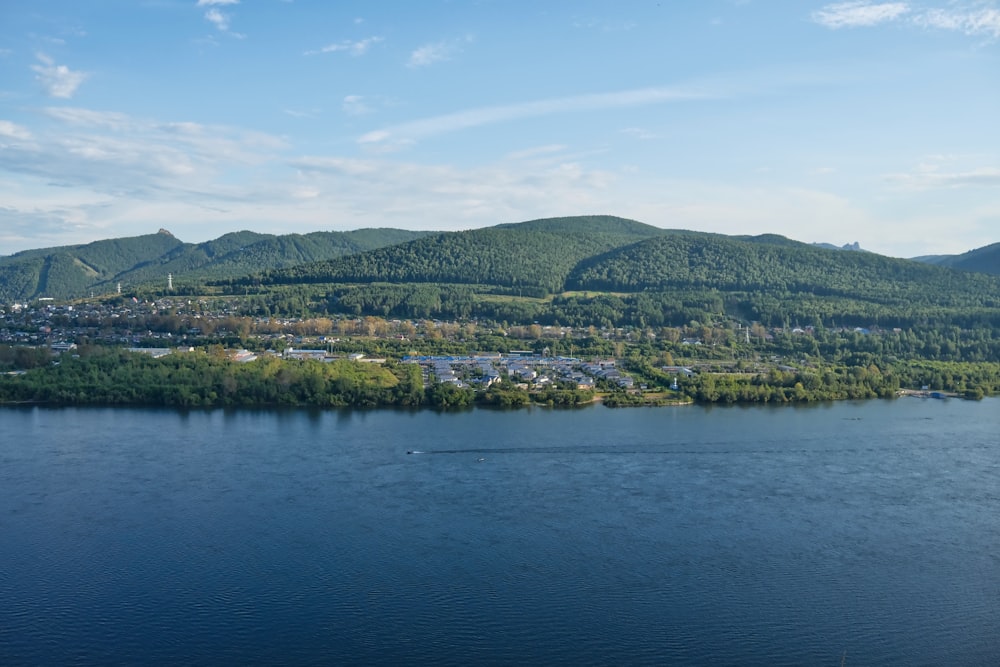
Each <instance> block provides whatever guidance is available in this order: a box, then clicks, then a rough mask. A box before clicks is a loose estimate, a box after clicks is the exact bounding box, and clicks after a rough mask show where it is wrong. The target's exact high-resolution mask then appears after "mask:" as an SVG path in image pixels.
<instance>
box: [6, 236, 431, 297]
mask: <svg viewBox="0 0 1000 667" xmlns="http://www.w3.org/2000/svg"><path fill="white" fill-rule="evenodd" d="M426 234H427V233H426V232H411V231H405V230H400V229H361V230H357V231H352V232H314V233H312V234H288V235H285V236H273V235H270V234H258V233H255V232H248V231H243V232H235V233H231V234H226V235H224V236H221V237H219V238H218V239H215V240H213V241H208V242H205V243H199V244H189V243H182V242H181V241H179V240H177V239H176V238H174V237H173V236H171V235H170V234H169V233H168V232H165V231H161V232H160V233H158V234H147V235H145V236H136V237H131V238H120V239H111V240H106V241H96V242H94V243H90V244H87V245H78V246H62V247H57V248H43V249H38V250H28V251H24V252H21V253H17V254H15V255H11V256H9V257H0V301H10V300H17V299H30V298H34V297H38V296H51V297H55V298H70V297H75V296H81V295H84V294H86V293H88V292H89V291H91V290H93V291H96V292H110V291H112V290H114V289H115V288H116V283H118V282H122V283H123V284H124V285H127V286H128V287H129V289H132V288H134V287H135V286H137V285H142V284H146V283H155V284H156V285H157V287H158V288H161V289H162V288H163V287H165V286H166V279H167V274H173V276H174V279H175V285H176V287H177V289H178V291H183V289H184V286H185V284H190V283H193V282H205V281H210V280H220V279H229V278H234V277H238V276H245V275H247V274H250V273H254V272H258V271H261V270H262V269H268V268H280V267H288V266H294V265H296V264H301V263H305V262H315V261H319V260H324V259H331V258H334V257H341V256H344V255H349V254H352V253H358V252H364V251H368V250H372V249H374V248H380V247H382V246H385V245H389V244H393V243H403V242H406V241H411V240H413V239H416V238H420V237H422V236H425V235H426Z"/></svg>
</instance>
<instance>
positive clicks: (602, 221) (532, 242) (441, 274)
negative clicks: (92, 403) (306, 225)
mask: <svg viewBox="0 0 1000 667" xmlns="http://www.w3.org/2000/svg"><path fill="white" fill-rule="evenodd" d="M664 233H667V232H666V231H665V230H661V229H657V228H655V227H651V226H649V225H644V224H642V223H638V222H635V221H631V220H625V219H622V218H613V217H610V216H603V217H599V216H594V217H587V218H571V219H567V218H553V219H549V220H536V221H529V222H527V223H519V224H512V225H499V226H496V227H488V228H485V229H474V230H470V231H465V232H450V233H442V234H436V235H434V236H431V237H427V238H423V239H418V240H416V241H413V242H410V243H406V244H398V245H394V246H388V247H384V248H380V249H378V250H375V251H372V252H367V253H360V254H356V255H352V256H350V257H344V258H341V259H338V260H333V261H328V262H319V263H312V264H303V265H300V266H296V267H293V268H291V269H284V270H276V271H269V272H267V273H265V274H264V275H262V276H259V277H256V278H247V279H244V280H242V281H233V282H234V283H235V284H247V283H256V282H259V283H263V284H289V283H372V282H388V283H448V284H463V285H469V284H489V285H493V286H496V287H501V288H507V289H508V290H509V291H511V292H514V293H517V294H519V295H522V296H524V295H528V296H544V295H546V294H551V293H553V292H559V291H562V290H563V288H564V285H565V282H566V277H567V276H568V275H569V273H570V271H572V270H573V268H574V267H575V266H577V264H579V263H580V262H581V261H583V260H585V259H587V258H589V257H593V256H594V255H597V254H601V253H604V252H606V251H608V250H611V249H614V248H618V247H621V246H623V245H627V244H629V243H632V242H634V241H635V240H637V239H641V238H650V237H653V236H657V235H660V234H664Z"/></svg>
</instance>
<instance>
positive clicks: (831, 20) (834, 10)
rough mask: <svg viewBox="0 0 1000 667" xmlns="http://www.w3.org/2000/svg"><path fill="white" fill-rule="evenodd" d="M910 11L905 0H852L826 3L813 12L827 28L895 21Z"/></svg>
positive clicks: (816, 19)
mask: <svg viewBox="0 0 1000 667" xmlns="http://www.w3.org/2000/svg"><path fill="white" fill-rule="evenodd" d="M909 11H910V7H909V5H908V4H907V3H905V2H880V3H873V2H870V1H869V0H852V1H851V2H837V3H834V4H831V5H826V6H825V7H823V8H822V9H819V10H817V11H815V12H813V14H812V19H813V20H814V21H815V22H816V23H819V24H820V25H824V26H826V27H827V28H833V29H837V28H854V27H858V26H872V25H877V24H879V23H885V22H886V21H893V20H895V19H897V18H899V17H901V16H902V15H904V14H906V13H907V12H909Z"/></svg>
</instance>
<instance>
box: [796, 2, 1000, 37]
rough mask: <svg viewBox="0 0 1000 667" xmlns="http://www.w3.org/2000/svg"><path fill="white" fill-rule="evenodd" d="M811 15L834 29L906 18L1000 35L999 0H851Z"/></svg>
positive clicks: (937, 26)
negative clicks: (920, 4)
mask: <svg viewBox="0 0 1000 667" xmlns="http://www.w3.org/2000/svg"><path fill="white" fill-rule="evenodd" d="M811 18H812V20H813V22H815V23H818V24H819V25H822V26H824V27H827V28H830V29H832V30H837V29H840V28H867V27H872V26H876V25H879V24H881V23H890V22H893V21H903V22H905V23H908V24H910V25H913V26H917V27H920V28H925V29H928V28H929V29H935V30H949V31H953V32H961V33H963V34H965V35H968V36H970V37H974V36H981V35H985V36H987V37H990V38H992V39H998V38H1000V8H997V6H996V2H995V0H979V2H975V3H974V4H972V5H969V4H968V3H966V4H962V3H959V2H952V3H950V6H949V7H947V8H929V9H919V8H915V7H913V6H912V5H911V4H910V3H907V2H883V3H872V2H871V1H870V0H851V1H850V2H838V3H834V4H830V5H826V6H824V7H822V8H820V9H818V10H816V11H815V12H813V13H812V15H811Z"/></svg>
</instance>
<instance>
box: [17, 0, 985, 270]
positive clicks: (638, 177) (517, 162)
mask: <svg viewBox="0 0 1000 667" xmlns="http://www.w3.org/2000/svg"><path fill="white" fill-rule="evenodd" d="M998 118H1000V0H906V1H891V2H879V1H867V0H857V1H847V2H833V3H829V2H813V1H811V0H690V1H689V0H660V1H659V2H657V1H655V0H652V1H632V0H626V1H618V2H610V1H602V2H597V1H590V0H574V1H569V0H553V1H551V2H521V1H519V0H495V1H494V0H478V1H477V0H467V1H459V0H454V1H441V0H422V1H421V2H388V1H384V2H347V1H338V2H333V1H327V0H88V1H87V2H81V1H80V0H32V1H31V2H28V1H23V2H17V1H11V2H3V3H0V255H5V254H10V253H13V252H16V251H18V250H23V249H27V248H37V247H47V246H53V245H65V244H70V243H85V242H89V241H93V240H97V239H103V238H112V237H118V236H134V235H139V234H146V233H151V232H155V231H157V230H158V229H160V228H165V229H168V230H169V231H171V232H172V233H173V234H174V235H175V236H177V237H178V238H180V239H181V240H183V241H188V242H201V241H206V240H209V239H211V238H216V237H218V236H221V235H222V234H224V233H226V232H230V231H237V230H241V229H251V230H254V231H258V232H266V233H275V234H280V233H289V232H299V233H305V232H311V231H320V230H349V229H358V228H362V227H401V228H405V229H436V230H458V229H470V228H474V227H482V226H488V225H494V224H498V223H501V222H517V221H521V220H529V219H533V218H540V217H549V216H561V215H577V214H613V215H620V216H624V217H629V218H634V219H637V220H640V221H642V222H646V223H649V224H653V225H657V226H660V227H668V228H680V229H693V230H698V231H710V232H719V233H724V234H760V233H777V234H783V235H785V236H788V237H790V238H793V239H797V240H800V241H806V242H831V243H837V244H843V243H848V242H854V241H858V242H860V243H861V245H862V247H864V248H866V249H869V250H873V251H876V252H880V253H883V254H886V255H892V256H897V257H912V256H916V255H922V254H938V253H960V252H964V251H966V250H969V249H972V248H975V247H980V246H983V245H987V244H990V243H994V242H997V241H1000V121H998V120H997V119H998Z"/></svg>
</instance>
